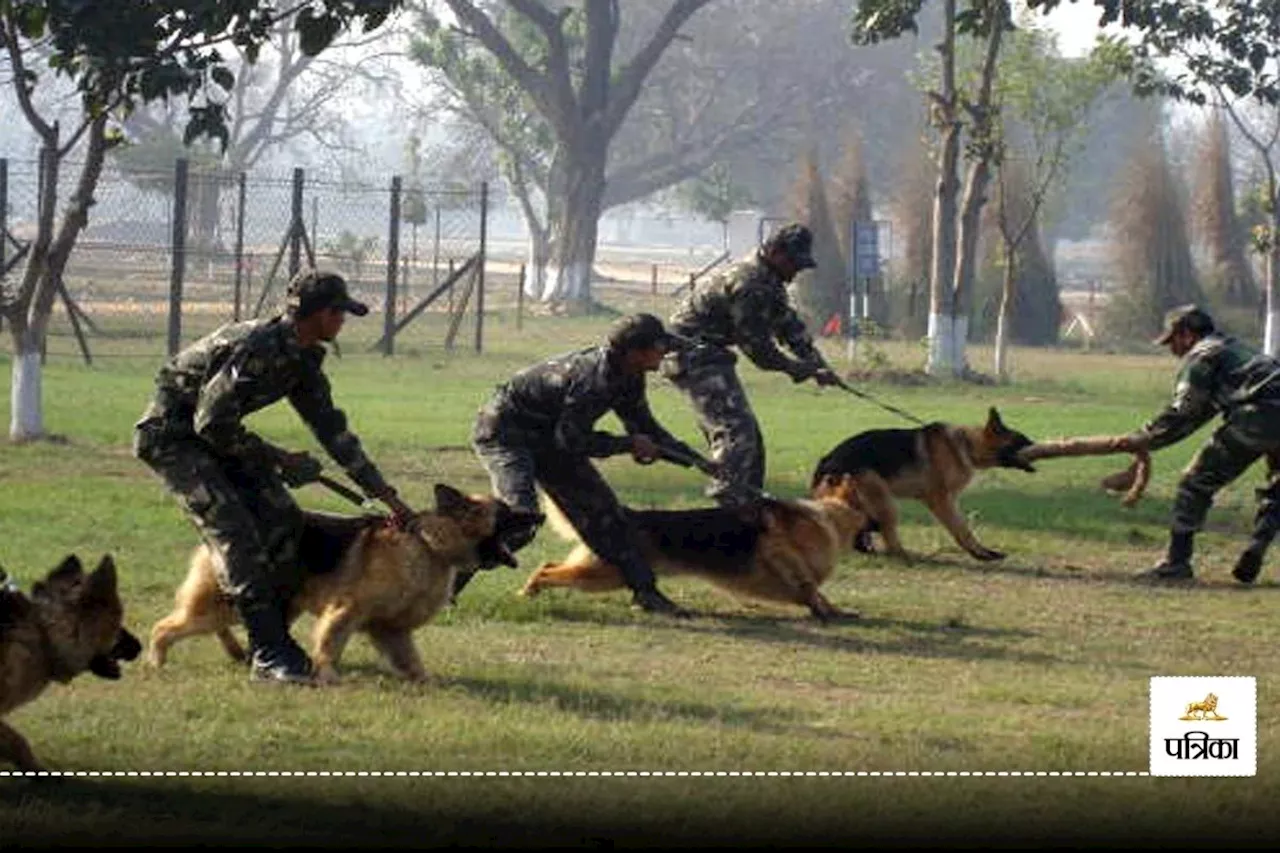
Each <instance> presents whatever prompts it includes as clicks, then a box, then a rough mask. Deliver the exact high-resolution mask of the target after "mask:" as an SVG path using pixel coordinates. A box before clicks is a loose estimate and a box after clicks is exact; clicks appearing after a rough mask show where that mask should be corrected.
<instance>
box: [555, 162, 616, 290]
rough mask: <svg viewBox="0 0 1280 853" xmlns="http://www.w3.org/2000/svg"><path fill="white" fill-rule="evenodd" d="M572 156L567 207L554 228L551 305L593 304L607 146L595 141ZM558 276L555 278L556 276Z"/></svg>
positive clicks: (566, 182)
mask: <svg viewBox="0 0 1280 853" xmlns="http://www.w3.org/2000/svg"><path fill="white" fill-rule="evenodd" d="M576 153H577V156H572V155H571V156H570V158H569V160H568V163H567V166H566V169H565V182H564V183H565V192H564V204H563V206H562V207H561V208H560V210H559V212H558V213H559V215H558V217H557V218H556V219H555V220H553V221H552V222H551V223H550V224H551V229H552V234H553V237H552V239H553V241H554V244H555V245H554V247H553V250H552V263H551V266H550V268H549V269H548V271H547V282H546V284H547V288H548V289H547V290H544V291H543V300H544V301H548V302H570V301H576V302H590V300H591V298H592V296H591V266H592V263H593V262H594V261H595V256H596V236H597V233H598V230H599V224H600V210H601V206H602V202H603V200H604V191H605V178H604V169H605V159H606V156H607V154H608V146H607V142H606V141H605V140H603V139H598V138H594V139H591V140H589V142H588V143H587V144H586V145H583V146H582V147H581V148H580V149H579V151H578V152H576ZM553 273H554V274H553Z"/></svg>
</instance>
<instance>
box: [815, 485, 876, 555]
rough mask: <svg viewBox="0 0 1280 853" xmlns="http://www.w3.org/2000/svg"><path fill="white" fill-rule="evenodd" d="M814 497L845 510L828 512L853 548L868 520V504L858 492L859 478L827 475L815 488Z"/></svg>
mask: <svg viewBox="0 0 1280 853" xmlns="http://www.w3.org/2000/svg"><path fill="white" fill-rule="evenodd" d="M812 497H813V499H814V500H816V501H819V502H820V503H824V504H828V505H830V504H832V503H834V504H835V505H836V506H838V507H840V508H841V509H842V510H843V511H842V512H839V513H831V512H828V514H827V516H828V518H830V519H831V521H832V523H834V524H835V525H836V528H837V529H838V530H839V531H840V533H841V535H842V536H847V537H848V538H849V542H850V546H851V547H852V543H853V537H854V536H855V535H856V534H857V533H858V531H860V530H862V528H863V527H865V526H866V524H867V519H868V515H867V507H866V504H865V503H863V500H862V495H861V494H860V493H859V492H858V482H857V478H856V477H854V475H852V474H825V475H823V476H822V477H821V478H819V480H818V482H817V484H816V485H815V486H814V487H813V491H812Z"/></svg>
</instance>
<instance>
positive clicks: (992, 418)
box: [987, 406, 1007, 435]
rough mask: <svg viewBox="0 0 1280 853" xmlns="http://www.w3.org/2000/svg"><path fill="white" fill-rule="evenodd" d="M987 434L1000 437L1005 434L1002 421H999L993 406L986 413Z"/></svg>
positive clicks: (997, 413)
mask: <svg viewBox="0 0 1280 853" xmlns="http://www.w3.org/2000/svg"><path fill="white" fill-rule="evenodd" d="M987 432H989V433H991V434H992V435H1000V434H1001V433H1004V432H1007V429H1006V428H1005V425H1004V421H1002V420H1000V413H999V412H997V411H996V407H995V406H992V407H991V409H990V410H988V412H987Z"/></svg>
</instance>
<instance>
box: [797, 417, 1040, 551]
mask: <svg viewBox="0 0 1280 853" xmlns="http://www.w3.org/2000/svg"><path fill="white" fill-rule="evenodd" d="M1033 444H1034V442H1033V441H1032V440H1031V439H1029V438H1027V437H1026V436H1025V435H1023V434H1022V433H1020V432H1018V431H1016V430H1012V429H1009V428H1008V427H1006V426H1005V425H1004V423H1003V422H1002V421H1001V420H1000V414H999V413H998V412H997V411H996V410H995V407H992V408H991V410H990V411H989V412H988V416H987V423H986V425H984V426H956V425H954V424H947V423H941V422H936V423H931V424H927V425H925V426H923V427H920V428H918V429H874V430H868V431H866V432H863V433H859V434H858V435H855V436H853V437H852V438H849V439H846V440H845V441H843V442H841V443H840V444H839V445H837V446H836V447H835V448H834V449H833V450H832V451H831V452H830V453H828V454H827V455H826V456H824V457H822V459H821V461H819V462H818V465H817V467H816V468H815V469H814V472H813V479H812V482H811V484H810V488H811V490H812V491H811V494H812V495H813V496H814V497H822V496H823V495H826V494H828V493H829V491H830V485H829V484H830V482H831V478H832V477H838V476H841V475H846V474H848V475H851V476H852V477H853V478H854V480H855V482H856V484H857V494H858V497H859V499H860V501H861V504H860V507H861V509H862V510H863V511H865V512H866V514H867V516H868V518H869V522H868V525H867V527H866V528H865V529H864V530H863V531H862V532H861V534H859V536H858V541H857V543H856V546H855V547H857V548H858V550H860V551H870V550H871V533H872V532H874V531H879V532H880V535H881V536H883V537H884V541H885V548H886V550H887V551H888V553H890V554H893V555H894V556H898V557H906V556H907V554H906V551H905V550H904V549H903V547H902V541H901V540H900V539H899V538H898V508H897V504H896V502H895V500H894V499H895V498H914V499H916V500H919V501H921V502H923V503H924V505H925V506H927V507H928V508H929V511H930V512H932V513H933V515H934V517H935V518H937V519H938V521H940V522H942V524H943V526H944V527H946V528H947V530H948V531H950V533H951V535H952V536H953V537H954V538H955V540H956V542H957V543H958V544H959V545H960V547H961V548H963V549H964V550H966V551H968V552H969V553H970V554H972V555H973V556H974V557H975V558H977V559H979V560H999V559H1002V558H1003V557H1004V554H1002V553H1001V552H999V551H993V550H991V549H990V548H988V547H986V546H985V545H983V544H982V543H980V542H979V541H978V539H977V537H975V536H974V535H973V531H972V530H970V529H969V524H968V522H967V521H966V520H965V517H964V514H963V513H962V512H961V511H960V506H959V503H958V501H959V498H960V493H961V492H963V491H964V490H965V488H966V487H968V485H969V483H970V482H971V481H972V480H973V476H974V474H975V473H976V472H977V471H979V470H981V469H984V468H997V467H999V468H1017V469H1019V470H1022V471H1035V468H1033V467H1032V466H1031V464H1030V463H1029V462H1027V461H1026V459H1024V458H1023V457H1022V456H1021V455H1020V454H1019V452H1018V451H1020V450H1022V449H1023V448H1027V447H1031V446H1032V445H1033Z"/></svg>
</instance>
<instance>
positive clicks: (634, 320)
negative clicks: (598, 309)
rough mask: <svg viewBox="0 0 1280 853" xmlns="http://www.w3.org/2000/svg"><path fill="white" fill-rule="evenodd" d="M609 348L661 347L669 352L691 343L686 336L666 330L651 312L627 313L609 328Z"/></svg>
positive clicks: (625, 350)
mask: <svg viewBox="0 0 1280 853" xmlns="http://www.w3.org/2000/svg"><path fill="white" fill-rule="evenodd" d="M607 340H608V342H609V347H610V349H613V350H617V351H618V352H628V351H630V350H637V349H650V348H652V347H661V348H662V349H664V350H667V351H668V352H670V351H671V350H674V349H684V348H686V347H688V346H690V345H691V344H692V341H690V340H689V339H688V338H682V337H681V336H679V335H676V334H672V333H671V332H668V331H667V330H666V328H665V327H664V326H663V325H662V321H661V320H659V319H658V318H657V317H655V316H653V315H652V314H629V315H627V316H625V317H619V318H618V319H617V320H615V321H614V322H613V325H612V326H611V327H610V328H609V335H608V338H607Z"/></svg>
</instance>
